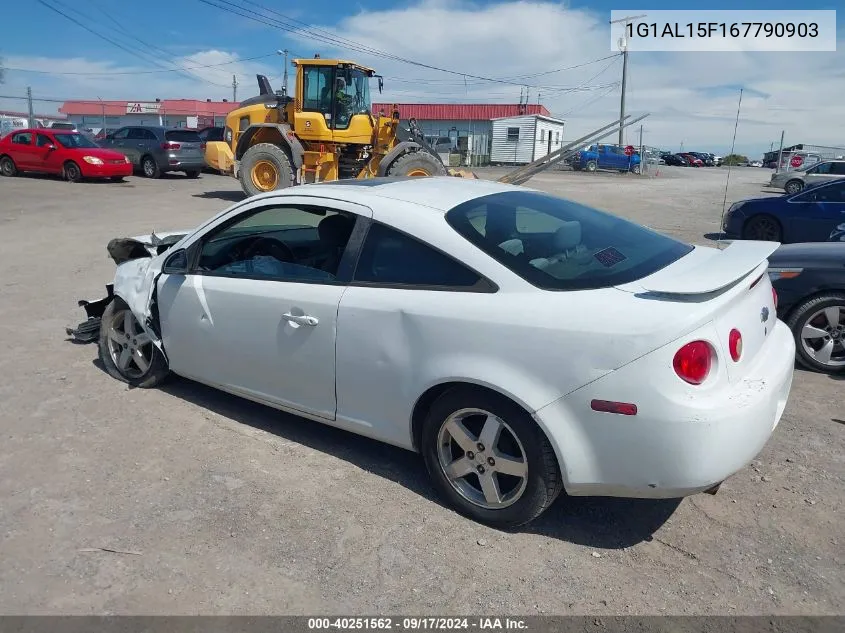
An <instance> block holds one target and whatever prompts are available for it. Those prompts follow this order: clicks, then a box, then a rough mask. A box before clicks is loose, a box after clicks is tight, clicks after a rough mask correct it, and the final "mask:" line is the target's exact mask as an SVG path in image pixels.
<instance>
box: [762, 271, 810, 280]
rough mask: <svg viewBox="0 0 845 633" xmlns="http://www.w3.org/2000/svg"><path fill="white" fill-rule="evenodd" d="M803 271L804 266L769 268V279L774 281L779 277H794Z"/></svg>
mask: <svg viewBox="0 0 845 633" xmlns="http://www.w3.org/2000/svg"><path fill="white" fill-rule="evenodd" d="M802 272H804V269H803V268H769V270H768V273H769V279H771V280H772V281H777V280H778V279H792V278H793V277H797V276H798V275H800V274H801V273H802Z"/></svg>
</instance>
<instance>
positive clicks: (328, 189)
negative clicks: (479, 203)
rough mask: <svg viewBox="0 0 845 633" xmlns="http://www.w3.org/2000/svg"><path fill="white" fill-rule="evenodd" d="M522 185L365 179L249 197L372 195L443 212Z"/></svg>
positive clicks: (363, 199) (362, 198)
mask: <svg viewBox="0 0 845 633" xmlns="http://www.w3.org/2000/svg"><path fill="white" fill-rule="evenodd" d="M526 189H527V188H526V187H522V186H519V187H517V186H515V185H507V184H504V183H500V182H495V181H492V180H481V179H478V180H476V179H472V178H458V177H454V176H430V177H422V178H420V177H405V178H395V177H394V178H389V177H388V178H366V179H360V180H359V179H355V178H353V179H348V180H335V181H332V182H328V183H316V184H307V185H300V186H298V187H291V188H288V189H282V190H279V191H271V192H268V193H262V194H259V195H258V196H253V197H252V198H250V200H255V199H259V198H272V197H276V196H296V195H314V196H324V197H326V198H337V199H341V200H346V201H349V202H357V203H359V204H363V205H367V202H368V201H371V200H372V198H384V199H392V200H399V201H402V202H409V203H411V204H414V205H417V206H418V207H420V208H423V209H425V208H427V209H430V210H434V211H437V212H439V213H441V214H442V213H445V212H446V211H448V210H450V209H452V208H454V207H456V206H457V205H459V204H461V203H463V202H467V201H468V200H473V199H475V198H480V197H482V196H487V195H491V194H494V193H502V192H506V191H526Z"/></svg>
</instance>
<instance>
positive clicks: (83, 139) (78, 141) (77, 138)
mask: <svg viewBox="0 0 845 633" xmlns="http://www.w3.org/2000/svg"><path fill="white" fill-rule="evenodd" d="M56 140H57V141H58V142H59V143H60V144H61V145H62V146H63V147H69V148H80V149H84V148H93V147H99V145H97V144H96V143H95V142H94V141H92V140H91V139H89V138H88V137H87V136H85V135H84V134H56Z"/></svg>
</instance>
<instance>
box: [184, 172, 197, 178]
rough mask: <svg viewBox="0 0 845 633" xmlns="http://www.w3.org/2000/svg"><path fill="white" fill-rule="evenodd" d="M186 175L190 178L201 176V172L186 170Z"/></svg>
mask: <svg viewBox="0 0 845 633" xmlns="http://www.w3.org/2000/svg"><path fill="white" fill-rule="evenodd" d="M185 175H186V176H187V177H188V178H199V177H200V173H199V172H198V171H186V172H185Z"/></svg>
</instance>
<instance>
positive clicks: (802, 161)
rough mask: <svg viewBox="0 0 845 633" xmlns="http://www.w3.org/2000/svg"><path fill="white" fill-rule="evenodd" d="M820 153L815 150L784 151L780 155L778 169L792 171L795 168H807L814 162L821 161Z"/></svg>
mask: <svg viewBox="0 0 845 633" xmlns="http://www.w3.org/2000/svg"><path fill="white" fill-rule="evenodd" d="M822 160H823V159H822V155H821V154H818V153H816V152H807V151H797V152H784V153H783V155H782V156H781V160H780V167H779V169H778V171H781V172H786V171H794V170H796V169H807V168H808V167H812V166H813V165H815V164H816V163H819V162H821V161H822Z"/></svg>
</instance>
